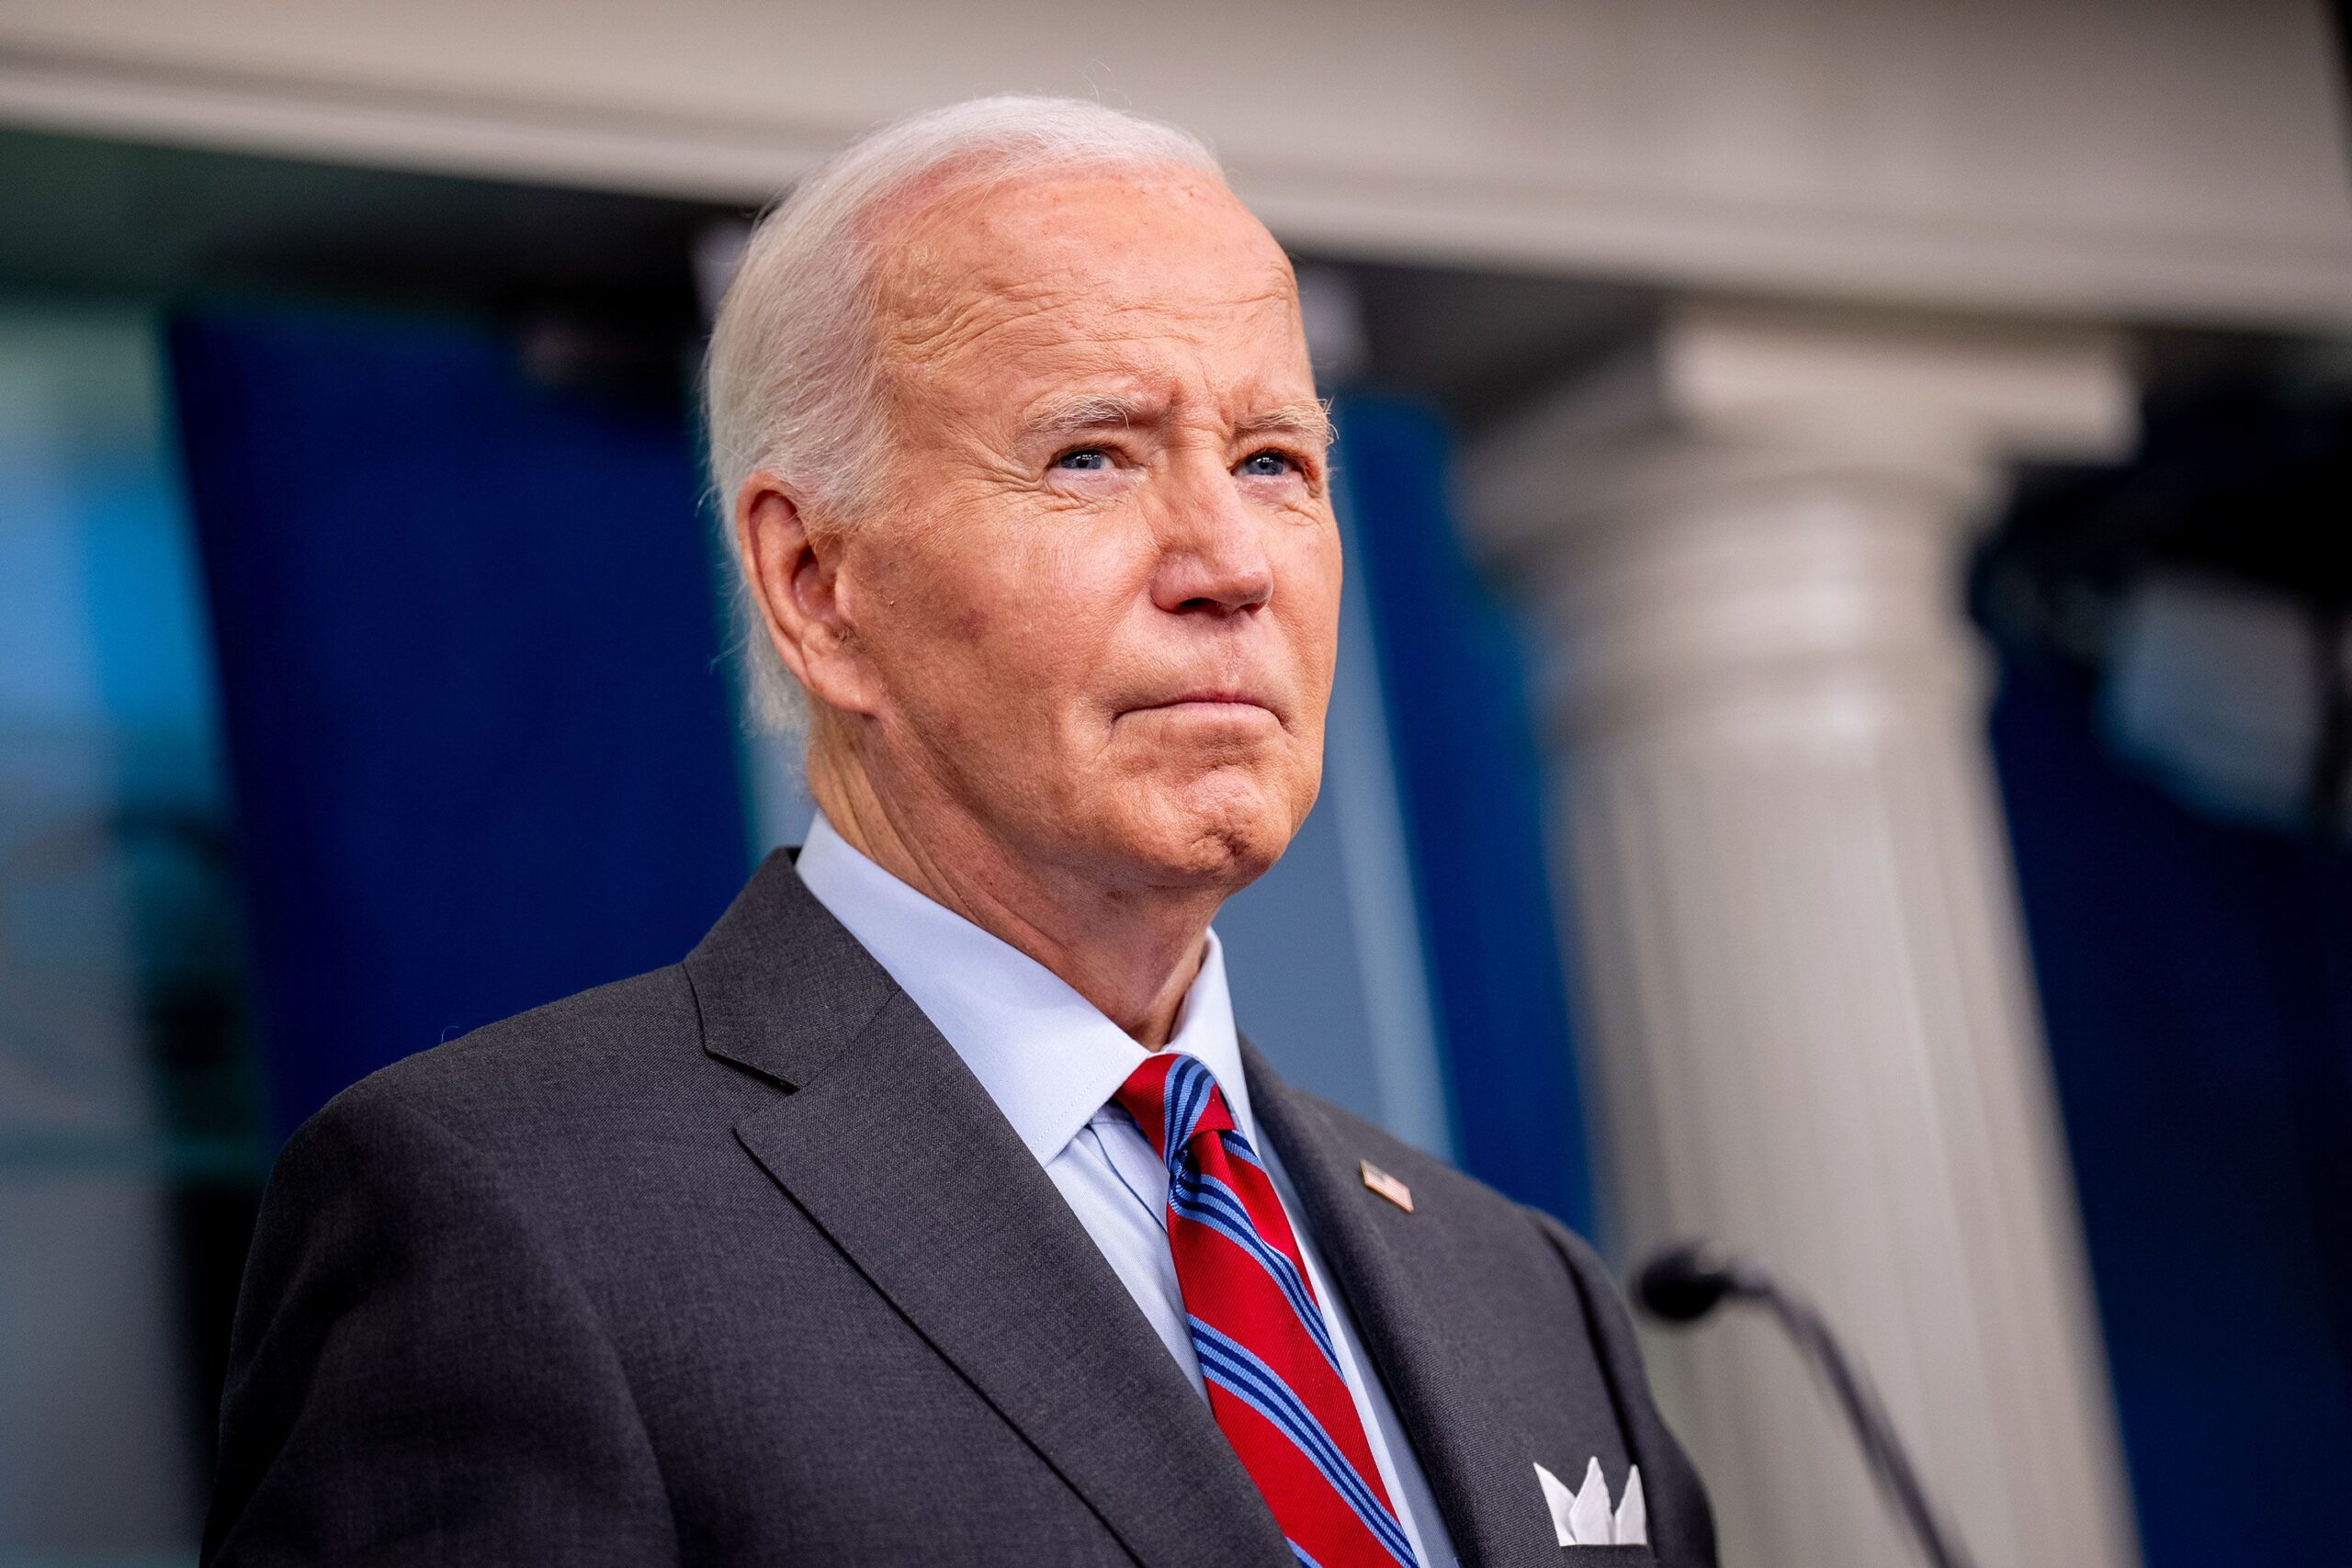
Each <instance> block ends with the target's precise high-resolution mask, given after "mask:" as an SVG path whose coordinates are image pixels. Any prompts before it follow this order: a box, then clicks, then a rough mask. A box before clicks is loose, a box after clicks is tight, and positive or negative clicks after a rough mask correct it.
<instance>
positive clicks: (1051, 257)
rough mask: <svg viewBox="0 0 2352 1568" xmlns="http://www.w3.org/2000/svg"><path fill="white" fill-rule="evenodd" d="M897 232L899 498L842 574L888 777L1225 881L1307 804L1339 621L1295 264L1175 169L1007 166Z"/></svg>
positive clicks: (1117, 870)
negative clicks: (1079, 170) (1019, 175)
mask: <svg viewBox="0 0 2352 1568" xmlns="http://www.w3.org/2000/svg"><path fill="white" fill-rule="evenodd" d="M892 243H893V248H894V250H895V251H896V254H897V255H898V257H899V260H898V261H897V262H896V263H895V264H894V265H893V268H892V270H891V272H890V273H889V274H888V276H887V278H886V280H885V286H884V289H883V293H882V309H881V314H880V318H879V320H880V335H881V344H880V347H881V351H882V355H883V362H884V364H885V366H886V367H887V370H888V377H889V386H890V400H891V405H892V420H891V440H890V455H889V457H888V461H887V464H886V468H887V472H886V473H885V474H883V475H879V476H876V478H877V479H878V480H879V482H880V483H881V484H882V486H883V489H884V493H885V494H886V495H887V496H888V498H889V499H888V502H885V503H884V504H883V505H881V506H880V507H879V508H878V510H877V511H876V513H875V514H873V515H871V516H869V517H867V518H865V520H863V521H862V522H861V523H860V524H859V525H857V526H856V527H855V528H854V529H852V530H850V531H848V532H847V533H845V534H844V535H843V536H842V540H841V551H842V553H841V555H840V557H839V561H840V565H839V567H838V572H837V581H838V584H839V589H838V592H839V593H840V596H841V604H842V612H843V615H844V617H845V619H846V621H847V622H848V624H849V625H850V626H851V627H852V637H853V640H854V645H855V647H856V648H857V649H858V650H859V657H860V658H861V659H862V660H863V661H864V662H865V665H866V666H867V669H868V671H869V681H868V682H867V683H866V685H867V690H868V691H870V692H871V693H872V694H873V696H872V708H873V711H872V712H871V713H870V714H868V715H866V716H865V725H866V727H867V729H868V739H869V741H870V742H871V751H872V753H873V755H874V757H875V760H876V762H877V763H879V764H880V766H879V767H878V768H876V773H877V775H880V774H894V775H896V776H897V779H898V781H899V783H901V784H904V783H907V782H914V783H916V784H918V786H919V787H918V790H917V791H916V793H917V794H918V795H921V796H929V797H931V798H934V799H935V798H938V797H940V796H941V795H944V796H945V797H947V798H949V799H952V800H953V801H954V802H955V803H956V805H957V806H958V807H961V808H962V809H963V810H964V811H965V812H967V813H968V814H969V815H970V816H971V817H972V818H974V819H975V820H976V821H977V822H978V823H979V824H980V825H981V826H982V827H983V828H985V829H987V830H988V831H989V833H990V834H991V835H992V836H993V837H995V838H996V839H998V840H999V841H1001V842H1004V843H1007V844H1009V845H1011V846H1012V847H1013V848H1015V849H1017V850H1018V851H1020V852H1022V853H1023V854H1024V855H1026V856H1029V857H1033V859H1034V860H1035V862H1036V863H1040V864H1041V867H1042V866H1043V865H1057V866H1059V867H1060V868H1062V869H1064V870H1068V871H1073V872H1076V873H1078V874H1081V875H1087V876H1091V877H1095V878H1098V879H1101V880H1103V881H1104V882H1105V883H1106V884H1107V885H1110V886H1123V885H1124V886H1172V885H1192V886H1220V885H1221V886H1228V887H1238V886H1242V885H1243V884H1245V883H1247V882H1248V881H1249V880H1250V879H1251V878H1253V877H1255V876H1256V875H1257V874H1259V873H1261V872H1262V871H1263V870H1265V868H1266V867H1267V866H1269V865H1271V864H1272V863H1273V862H1274V860H1275V859H1276V857H1278V856H1279V855H1280V854H1281V853H1282V852H1283V848H1284V847H1285V846H1286V845H1287V844H1288V843H1289V841H1290V838H1291V835H1292V834H1293V833H1294V832H1295V830H1296V829H1297V827H1298V825H1299V823H1300V822H1301V821H1302V820H1303V819H1304V818H1306V812H1307V809H1308V807H1311V806H1312V805H1313V804H1314V802H1315V795H1316V791H1317V786H1318V784H1319V781H1320V778H1321V772H1322V751H1323V715H1324V708H1325V705H1326V704H1327V702H1328V700H1329V695H1330V687H1331V671H1332V660H1333V650H1334V647H1335V644H1336V641H1337V628H1338V619H1339V605H1340V540H1339V531H1338V528H1337V525H1336V524H1335V522H1334V519H1333V515H1332V511H1331V502H1330V496H1329V482H1328V480H1329V475H1328V472H1327V469H1326V466H1325V451H1324V446H1325V440H1324V434H1325V430H1324V424H1323V419H1322V414H1321V411H1320V409H1319V408H1318V407H1317V404H1316V401H1315V388H1314V379H1313V376H1312V373H1311V372H1310V370H1309V368H1308V365H1307V356H1306V343H1305V339H1304V337H1303V335H1302V333H1301V331H1300V326H1299V315H1298V306H1297V294H1296V288H1295V283H1294V281H1293V278H1292V275H1291V270H1290V266H1289V264H1288V262H1287V261H1286V260H1285V258H1284V257H1283V254H1282V251H1281V249H1280V248H1279V247H1278V246H1276V245H1275V243H1274V242H1273V240H1272V237H1271V236H1270V235H1269V234H1268V233H1267V232H1266V231H1265V229H1264V228H1263V227H1262V226H1261V224H1260V223H1259V222H1258V221H1257V220H1256V219H1254V218H1252V217H1251V216H1250V214H1249V213H1248V212H1247V211H1246V210H1245V209H1243V208H1242V207H1241V205H1240V204H1239V202H1238V201H1237V200H1235V198H1234V197H1232V196H1231V195H1230V194H1228V193H1227V192H1226V191H1225V190H1224V189H1222V188H1221V187H1219V186H1216V184H1214V183H1213V182H1210V181H1206V180H1204V179H1201V178H1199V177H1198V176H1194V175H1184V174H1179V173H1172V172H1170V173H1165V174H1147V175H1132V174H1130V175H1104V176H1102V177H1079V178H1072V177H1069V176H1066V175H1065V176H1060V177H1055V178H1049V179H1037V180H1033V181H1028V182H1025V183H1020V184H1015V185H1012V186H1001V187H998V188H996V189H994V190H991V191H988V192H985V193H982V194H978V195H976V196H972V197H966V198H964V199H961V200H958V201H954V202H951V203H950V204H949V205H947V206H945V207H944V208H941V209H936V210H934V211H932V212H930V213H928V214H927V215H925V216H924V217H923V218H922V219H920V220H915V221H913V222H911V223H910V224H908V225H905V226H904V227H903V228H902V229H901V230H900V231H898V232H896V233H895V234H894V235H893V236H892ZM850 722H852V723H857V722H859V721H858V720H856V719H854V718H853V719H852V720H851V721H850ZM876 783H877V784H880V785H882V787H883V788H884V790H885V798H886V799H888V797H889V796H890V795H892V794H894V793H899V791H897V790H895V789H893V787H892V784H891V783H890V781H889V780H888V779H887V778H885V777H881V776H877V778H876Z"/></svg>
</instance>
